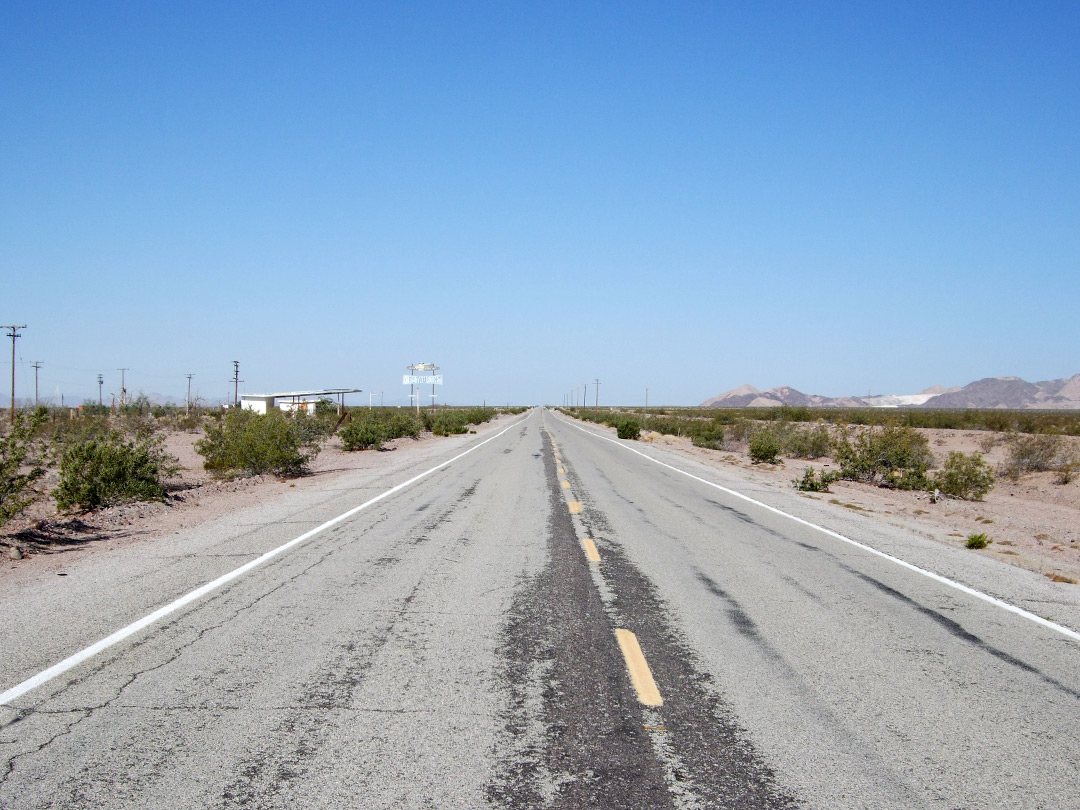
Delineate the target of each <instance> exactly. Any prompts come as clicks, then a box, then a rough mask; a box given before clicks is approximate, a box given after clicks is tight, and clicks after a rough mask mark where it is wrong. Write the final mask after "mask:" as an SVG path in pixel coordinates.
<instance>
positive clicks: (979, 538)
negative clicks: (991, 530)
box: [964, 533, 994, 548]
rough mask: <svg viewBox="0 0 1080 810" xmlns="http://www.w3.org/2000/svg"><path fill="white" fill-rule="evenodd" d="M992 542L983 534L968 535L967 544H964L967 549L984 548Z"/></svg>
mask: <svg viewBox="0 0 1080 810" xmlns="http://www.w3.org/2000/svg"><path fill="white" fill-rule="evenodd" d="M993 542H994V541H993V540H992V539H990V538H989V537H987V536H986V535H985V534H981V533H980V534H969V535H968V537H967V542H966V543H965V544H964V545H966V546H967V547H968V548H986V546H987V545H988V544H990V543H993Z"/></svg>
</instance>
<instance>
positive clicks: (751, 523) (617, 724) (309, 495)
mask: <svg viewBox="0 0 1080 810" xmlns="http://www.w3.org/2000/svg"><path fill="white" fill-rule="evenodd" d="M631 445H633V446H631ZM635 450H636V451H637V452H634V451H635ZM643 453H644V455H643ZM646 455H647V456H652V457H653V458H655V459H656V460H659V461H662V462H664V464H667V465H671V466H664V464H657V463H654V461H653V460H650V458H646V457H645V456H646ZM394 456H395V457H394V458H393V459H391V460H389V461H388V463H387V464H386V466H385V467H384V468H383V469H382V471H381V472H380V473H379V474H373V473H371V472H366V471H365V472H355V473H349V474H342V475H340V476H338V477H336V478H335V479H334V482H333V484H332V485H330V486H328V487H326V488H324V489H322V490H319V491H317V492H316V491H313V492H303V493H300V492H298V493H297V494H296V496H295V497H292V498H283V499H279V500H276V501H274V502H272V503H267V504H264V505H262V506H261V507H260V508H259V509H248V510H243V511H241V512H238V513H236V514H234V515H231V516H229V517H228V518H226V519H222V520H218V521H212V522H210V523H207V524H203V525H201V526H199V527H196V528H193V529H189V530H185V531H183V532H179V533H176V534H174V535H170V536H168V537H159V538H153V539H151V540H147V541H145V542H143V543H141V544H139V545H138V546H137V547H134V546H133V547H129V548H128V549H127V550H126V552H125V554H124V556H123V559H122V560H121V559H118V557H117V554H118V553H119V552H110V553H109V554H107V555H105V554H103V555H89V556H87V557H85V558H84V560H83V561H81V562H80V563H79V564H77V565H74V566H72V568H71V569H70V570H68V571H66V572H65V573H66V574H67V576H66V577H64V578H63V579H61V578H53V580H50V581H48V582H44V581H43V582H41V583H39V584H38V586H37V587H33V588H31V587H23V588H20V589H17V590H15V591H13V592H11V593H7V594H0V612H3V615H5V616H6V617H7V618H8V621H7V623H6V625H5V626H4V628H3V629H2V630H0V644H2V647H0V649H2V651H3V655H2V656H0V692H3V693H4V694H5V695H7V696H8V697H7V698H6V699H5V701H4V703H5V704H6V705H3V706H0V807H3V808H89V807H95V808H99V807H100V808H114V807H115V808H119V807H153V808H180V807H184V808H190V807H215V808H217V807H220V808H232V807H249V808H251V807H258V808H278V807H312V808H319V807H327V808H331V807H335V808H336V807H349V808H358V807H362V808H443V807H447V808H452V807H463V808H472V807H475V808H480V807H492V806H494V807H505V808H533V807H550V808H586V807H595V808H713V807H716V808H720V807H734V808H795V807H807V808H990V807H994V808H998V807H1010V808H1014V807H1015V808H1070V807H1080V761H1078V760H1080V742H1078V739H1080V738H1078V735H1077V732H1076V729H1077V728H1078V727H1080V722H1078V721H1080V641H1077V640H1076V639H1075V638H1072V637H1070V636H1069V635H1068V634H1066V633H1062V632H1059V631H1058V630H1055V629H1054V627H1053V626H1050V625H1047V624H1046V623H1042V624H1040V623H1039V622H1038V621H1033V620H1032V619H1031V618H1029V617H1027V616H1025V615H1023V614H1021V613H1017V612H1013V611H1009V610H1007V609H1003V608H1002V607H1001V606H1000V605H999V604H996V603H995V602H993V601H991V600H988V599H985V598H979V597H977V596H974V595H972V594H971V593H968V592H965V591H964V590H962V589H958V588H956V587H953V586H952V585H950V584H949V581H950V580H948V578H942V579H935V578H932V577H929V576H926V575H925V573H923V572H920V571H918V570H913V569H912V568H911V567H905V566H904V565H901V564H898V563H897V562H896V560H895V559H893V558H891V557H889V556H883V555H881V554H875V553H872V552H871V551H869V550H868V549H866V548H863V547H860V546H859V545H856V544H853V543H851V542H847V541H845V540H844V539H842V538H839V537H836V536H834V535H832V534H829V533H828V532H824V531H821V530H819V529H817V528H814V527H813V526H811V525H808V524H807V523H805V522H799V521H797V520H793V519H792V518H791V517H788V516H787V515H785V514H781V513H779V512H778V511H776V510H775V509H771V508H769V507H767V506H765V505H763V504H758V503H754V502H751V501H748V500H746V499H745V498H740V497H738V496H736V495H733V494H731V493H730V492H729V491H727V490H725V489H723V488H718V487H716V486H711V485H710V483H709V482H708V478H709V474H708V473H707V472H703V471H702V470H699V469H694V470H692V471H693V472H694V474H695V475H698V476H699V478H704V479H706V480H697V479H695V478H692V477H689V476H687V475H685V474H683V473H681V472H679V471H677V470H675V469H672V468H671V467H672V466H674V467H680V465H681V467H683V468H685V469H688V470H689V469H690V466H689V465H688V464H687V463H686V462H683V461H679V460H678V459H676V458H673V457H669V456H665V455H664V453H663V451H662V450H660V449H658V448H641V446H640V445H638V444H637V443H629V442H617V441H613V440H612V439H611V438H610V434H609V433H608V432H606V431H603V430H601V429H598V428H596V427H595V426H589V425H582V424H581V423H577V422H572V421H570V420H568V419H567V418H565V417H562V416H560V415H558V414H556V413H553V412H551V411H544V410H540V409H537V410H533V411H531V412H529V413H528V414H526V415H524V416H522V417H520V418H517V419H515V420H507V419H504V420H500V422H499V423H498V424H497V425H495V426H486V427H485V428H483V429H481V430H480V431H479V433H478V434H477V435H469V436H463V437H455V438H452V439H447V440H445V441H440V442H434V443H429V444H427V445H425V446H424V447H423V448H422V449H417V450H416V451H415V452H414V451H402V452H401V453H400V454H394ZM851 528H852V527H846V529H845V531H846V535H845V536H850V535H851V534H852V532H851V531H850V529H851ZM855 528H857V527H855ZM852 539H854V540H855V541H857V542H862V541H864V540H867V538H860V537H854V538H852ZM872 540H873V542H871V545H878V543H877V539H876V538H873V539H872ZM905 542H906V541H905V538H903V537H898V538H893V539H892V540H891V544H890V546H889V548H888V552H889V554H891V555H893V556H894V557H895V558H897V559H899V558H900V557H902V555H903V553H904V552H905V549H908V548H909V547H908V546H906V545H905ZM289 543H292V545H289V546H288V547H285V546H286V544H289ZM910 550H911V553H912V554H913V555H916V556H918V555H924V556H925V554H926V553H927V552H926V551H925V549H924V548H923V547H922V546H919V545H918V544H917V543H915V542H914V541H912V544H911V545H910ZM918 562H919V565H920V566H922V567H924V568H928V563H927V560H925V559H922V558H920V559H919V560H918ZM245 565H247V566H250V567H249V568H248V569H246V570H242V569H241V567H242V566H245ZM235 572H239V573H235ZM946 573H947V574H948V575H949V577H952V576H954V575H955V572H952V571H948V572H946ZM992 573H993V572H992V571H990V570H989V569H988V570H987V571H983V572H982V573H980V574H979V577H981V578H982V579H981V580H980V581H978V582H975V581H974V580H973V583H974V584H975V585H979V586H981V585H982V584H983V581H982V580H987V579H993V577H992ZM976 579H978V578H976ZM942 580H945V581H942ZM207 583H217V584H214V585H213V587H212V588H211V589H208V590H206V592H199V591H196V589H199V588H200V587H202V586H205V585H207ZM969 584H972V583H969ZM1006 590H1007V589H1006ZM192 594H194V595H192ZM162 608H167V610H166V611H165V612H164V613H163V614H162V615H161V616H160V617H158V618H156V619H153V620H150V621H148V622H147V623H146V624H145V625H137V624H133V623H136V622H139V620H140V619H143V618H144V617H147V616H150V615H151V614H153V613H154V611H156V610H159V609H162ZM125 628H127V629H126V630H125ZM117 631H124V632H122V633H120V634H119V635H118V636H117V637H116V638H115V639H114V640H113V641H112V642H111V643H109V644H108V645H106V646H104V647H103V648H102V649H101V650H100V651H96V652H95V651H90V652H87V653H85V655H84V656H83V657H78V654H79V653H80V651H84V650H86V649H87V648H88V647H90V646H91V645H93V644H95V643H96V642H99V641H100V640H102V639H106V638H108V637H109V636H110V635H111V634H114V633H117ZM73 655H75V656H77V657H76V659H72V661H71V662H70V664H69V665H68V668H66V669H64V670H63V671H61V672H58V673H56V674H55V675H52V676H51V677H45V676H42V675H41V673H45V672H47V671H48V670H49V668H50V667H53V666H54V665H55V664H57V663H58V662H61V661H64V660H65V659H69V657H71V656H73ZM35 679H36V680H35Z"/></svg>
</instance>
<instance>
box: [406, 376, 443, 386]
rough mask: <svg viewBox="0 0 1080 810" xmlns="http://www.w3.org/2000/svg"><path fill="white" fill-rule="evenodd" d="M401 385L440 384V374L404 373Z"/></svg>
mask: <svg viewBox="0 0 1080 810" xmlns="http://www.w3.org/2000/svg"><path fill="white" fill-rule="evenodd" d="M401 384H402V385H442V384H443V382H442V374H434V375H431V376H427V377H424V376H420V375H416V374H406V375H405V376H404V377H402V378H401Z"/></svg>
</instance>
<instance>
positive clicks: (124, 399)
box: [117, 368, 131, 408]
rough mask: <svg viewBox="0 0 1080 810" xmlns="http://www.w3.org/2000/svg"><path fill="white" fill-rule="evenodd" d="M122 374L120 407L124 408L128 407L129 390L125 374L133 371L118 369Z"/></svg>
mask: <svg viewBox="0 0 1080 810" xmlns="http://www.w3.org/2000/svg"><path fill="white" fill-rule="evenodd" d="M117 371H119V372H120V407H121V408H123V407H124V406H125V405H127V388H126V387H125V385H124V372H125V371H131V369H129V368H118V369H117Z"/></svg>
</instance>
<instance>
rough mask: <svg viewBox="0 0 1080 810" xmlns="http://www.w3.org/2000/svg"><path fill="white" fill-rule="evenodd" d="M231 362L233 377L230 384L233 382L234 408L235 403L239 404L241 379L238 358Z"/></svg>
mask: <svg viewBox="0 0 1080 810" xmlns="http://www.w3.org/2000/svg"><path fill="white" fill-rule="evenodd" d="M232 364H233V378H232V384H233V407H234V408H235V407H236V406H237V405H239V404H240V383H242V382H243V380H241V379H240V361H239V360H233V361H232Z"/></svg>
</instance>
